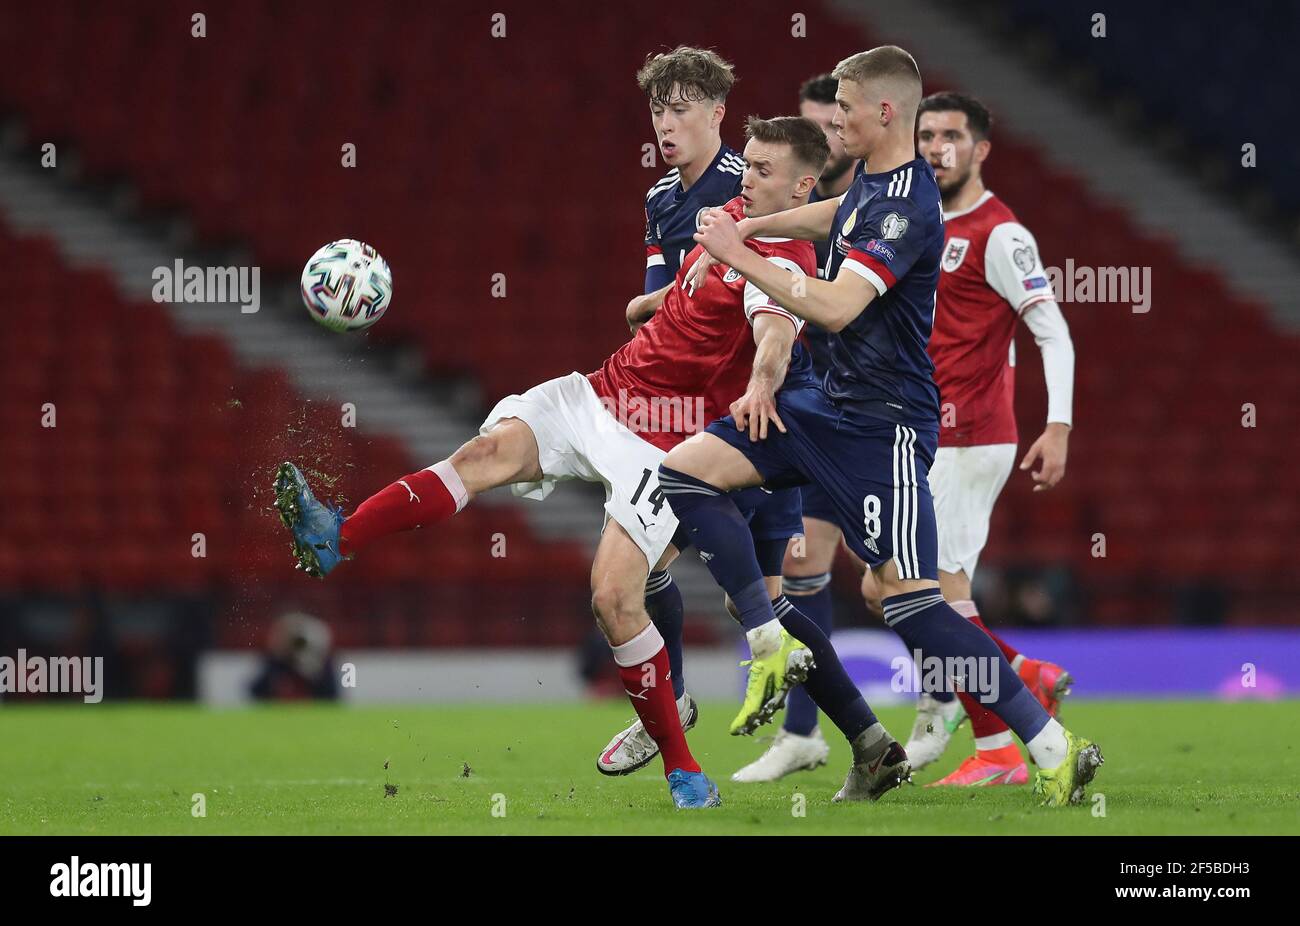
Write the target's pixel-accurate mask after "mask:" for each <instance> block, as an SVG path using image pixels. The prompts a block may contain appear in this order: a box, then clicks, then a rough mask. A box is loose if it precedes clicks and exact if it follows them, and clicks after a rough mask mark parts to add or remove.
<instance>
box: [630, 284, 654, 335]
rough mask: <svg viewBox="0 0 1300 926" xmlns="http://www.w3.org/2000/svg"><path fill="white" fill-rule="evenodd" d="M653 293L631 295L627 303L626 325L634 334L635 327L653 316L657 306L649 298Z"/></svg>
mask: <svg viewBox="0 0 1300 926" xmlns="http://www.w3.org/2000/svg"><path fill="white" fill-rule="evenodd" d="M653 295H654V294H653V293H649V294H646V295H641V296H633V297H632V298H631V299H629V300H628V303H627V312H626V316H627V326H628V328H630V329H632V333H633V334H636V332H637V329H638V328H640V327H641V326H642V325H644V324H645V323H646V322H648V321H650V319H652V318H654V317H655V312H656V311H657V310H658V308H659V306H658V304H657V303H655V302H653V301H652V300H651V298H650V297H651V296H653Z"/></svg>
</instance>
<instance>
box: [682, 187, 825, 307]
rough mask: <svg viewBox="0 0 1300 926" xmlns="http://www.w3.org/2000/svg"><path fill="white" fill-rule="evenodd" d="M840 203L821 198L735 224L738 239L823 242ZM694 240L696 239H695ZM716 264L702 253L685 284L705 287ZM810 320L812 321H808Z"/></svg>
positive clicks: (707, 255) (712, 258) (710, 256)
mask: <svg viewBox="0 0 1300 926" xmlns="http://www.w3.org/2000/svg"><path fill="white" fill-rule="evenodd" d="M839 205H840V201H839V199H838V198H836V199H824V200H821V201H820V202H815V203H808V204H806V205H803V206H796V207H795V208H793V209H787V210H785V211H784V212H774V213H772V214H771V215H763V216H757V217H755V218H752V219H741V220H740V222H739V223H737V225H738V228H739V231H740V237H741V238H742V239H748V238H797V239H799V240H800V241H822V240H824V239H825V238H826V237H828V236H829V235H830V233H831V224H832V223H833V222H834V221H835V210H836V209H838V208H839ZM695 240H697V241H698V240H699V238H696V239H695ZM715 263H717V260H716V259H715V258H714V257H713V255H712V254H701V255H700V256H699V257H698V258H696V260H695V263H694V264H692V265H691V269H690V271H689V272H688V273H687V274H686V285H687V288H689V289H690V290H691V291H692V292H694V291H695V290H696V289H699V288H700V287H702V286H705V285H706V284H707V283H708V280H709V275H708V272H709V267H711V266H712V265H713V264H715ZM810 321H811V319H810Z"/></svg>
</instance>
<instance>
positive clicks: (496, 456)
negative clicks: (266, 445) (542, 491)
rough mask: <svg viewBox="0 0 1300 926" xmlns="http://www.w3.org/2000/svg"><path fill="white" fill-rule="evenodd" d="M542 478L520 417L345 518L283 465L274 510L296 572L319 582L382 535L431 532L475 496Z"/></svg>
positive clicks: (528, 430) (408, 477)
mask: <svg viewBox="0 0 1300 926" xmlns="http://www.w3.org/2000/svg"><path fill="white" fill-rule="evenodd" d="M541 478H542V474H541V466H540V464H539V463H538V459H537V439H536V438H535V437H534V436H533V432H532V429H531V428H529V427H528V425H526V424H525V423H524V422H523V421H521V420H519V419H518V418H507V419H504V420H503V421H501V422H499V423H498V424H496V425H494V426H493V427H492V428H491V429H490V430H488V431H487V433H485V434H480V435H479V436H478V437H475V438H474V439H473V440H471V441H468V442H467V443H465V444H464V445H462V446H461V448H460V449H459V450H457V451H456V452H455V453H453V454H452V455H451V456H450V457H449V458H448V459H446V460H441V461H439V462H437V463H435V464H433V465H432V466H430V467H429V468H427V469H422V470H420V471H419V472H417V473H409V474H407V475H406V476H403V477H402V478H401V479H398V480H397V481H396V482H393V483H391V484H389V485H388V486H386V487H384V488H383V489H381V490H379V491H378V492H376V493H375V494H374V495H372V496H370V497H369V498H367V499H366V500H365V501H364V502H362V503H361V504H360V505H358V506H357V510H356V511H355V512H353V513H352V514H351V515H349V516H347V517H344V516H343V514H342V512H341V511H340V510H339V509H338V508H336V507H334V506H332V505H327V504H325V503H323V502H321V501H320V500H318V499H317V498H316V497H315V495H313V494H312V491H311V489H310V488H309V487H308V485H307V480H306V479H305V478H304V477H303V474H302V472H301V471H300V470H299V469H298V467H297V466H295V465H294V464H292V463H284V464H282V465H281V466H280V468H279V470H277V472H276V476H275V507H276V509H278V510H279V512H280V520H281V521H283V522H284V526H285V527H287V528H289V530H290V532H292V534H293V553H294V556H295V557H296V558H297V560H298V568H300V569H303V570H305V571H306V572H307V574H308V575H313V576H316V577H318V578H324V577H325V576H326V575H328V574H329V573H330V571H331V570H333V569H334V567H335V566H337V565H338V564H339V563H340V562H341V561H342V560H344V559H349V558H351V557H352V556H354V555H355V554H356V553H357V552H358V551H359V550H360V549H362V548H363V547H365V546H367V545H368V544H370V543H371V542H373V541H374V540H376V539H378V538H380V537H383V536H386V535H388V534H395V533H398V532H399V531H407V530H413V529H415V528H417V527H432V526H433V525H435V524H437V523H439V522H441V521H445V520H447V519H448V518H450V517H451V516H452V515H454V514H456V513H457V512H458V511H460V510H461V509H462V508H464V507H465V506H466V505H467V504H468V503H469V501H470V500H471V499H472V498H473V497H474V496H475V495H477V494H478V493H480V492H483V491H486V490H487V489H492V488H496V487H497V486H502V485H508V484H510V483H512V482H528V481H533V480H537V479H541Z"/></svg>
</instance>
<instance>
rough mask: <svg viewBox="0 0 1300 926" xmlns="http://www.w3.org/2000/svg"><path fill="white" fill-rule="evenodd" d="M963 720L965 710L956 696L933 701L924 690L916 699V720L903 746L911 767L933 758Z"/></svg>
mask: <svg viewBox="0 0 1300 926" xmlns="http://www.w3.org/2000/svg"><path fill="white" fill-rule="evenodd" d="M965 720H966V710H965V708H963V707H962V706H961V701H960V699H958V698H955V697H954V698H953V699H952V700H951V701H949V702H948V703H946V704H945V703H943V702H942V701H936V700H935V699H934V698H933V697H931V696H930V695H928V694H922V695H921V696H920V697H919V698H917V699H916V723H914V724H912V735H911V737H910V738H909V739H908V741H907V745H906V746H904V747H903V749H904V751H905V752H906V753H907V761H908V764H909V765H910V766H911V767H912V771H916V770H917V769H921V768H925V767H926V766H927V765H929V764H930V763H931V762H934V761H936V760H937V759H938V758H939V757H940V756H942V755H943V751H944V750H945V749H947V748H948V740H950V739H952V735H953V733H955V732H957V728H958V727H960V726H961V725H962V723H964V722H965Z"/></svg>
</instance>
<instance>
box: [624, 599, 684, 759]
mask: <svg viewBox="0 0 1300 926" xmlns="http://www.w3.org/2000/svg"><path fill="white" fill-rule="evenodd" d="M611 649H613V651H614V662H616V663H617V664H618V674H619V677H620V678H621V679H622V680H623V690H624V691H626V692H627V697H628V700H629V701H631V702H632V707H633V708H635V709H636V715H637V716H638V717H640V718H641V723H642V724H644V725H645V729H646V732H647V733H649V734H650V737H651V738H652V739H653V740H654V741H655V742H656V743H658V744H659V755H661V756H662V757H663V760H664V776H665V777H666V776H667V775H668V773H669V772H671V771H673V770H674V769H682V770H684V771H687V772H698V771H699V770H700V766H699V763H697V762H696V761H695V758H694V757H693V756H692V755H691V750H690V748H689V747H688V746H687V745H686V734H685V733H684V732H683V731H682V721H681V718H680V716H679V715H678V713H677V699H676V698H675V697H673V682H672V676H671V670H670V669H669V667H668V650H667V649H665V648H664V640H663V637H661V636H660V635H659V631H658V630H657V629H656V628H655V625H654V624H650V625H648V626H647V627H646V629H645V630H643V631H641V632H640V633H639V634H637V635H636V636H635V637H633V638H632V639H631V640H629V641H628V642H626V643H623V644H620V645H618V646H614V647H611Z"/></svg>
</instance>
